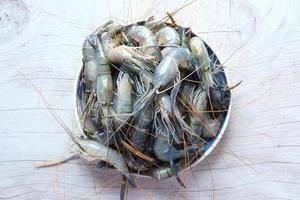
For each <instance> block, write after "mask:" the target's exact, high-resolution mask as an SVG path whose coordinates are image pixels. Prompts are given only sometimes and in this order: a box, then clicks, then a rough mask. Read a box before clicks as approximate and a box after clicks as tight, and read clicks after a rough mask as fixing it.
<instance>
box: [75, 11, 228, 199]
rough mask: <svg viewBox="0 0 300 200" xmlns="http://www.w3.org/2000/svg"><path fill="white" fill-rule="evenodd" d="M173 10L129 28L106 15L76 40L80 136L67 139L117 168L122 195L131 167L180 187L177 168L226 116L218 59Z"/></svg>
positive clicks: (211, 138) (225, 92)
mask: <svg viewBox="0 0 300 200" xmlns="http://www.w3.org/2000/svg"><path fill="white" fill-rule="evenodd" d="M172 15H173V13H172V14H169V13H167V17H165V18H163V19H162V20H160V21H155V20H154V18H149V19H147V20H145V21H140V22H137V23H134V24H131V25H128V26H123V25H119V24H118V23H116V22H114V21H109V22H107V23H106V24H105V25H104V26H102V27H100V28H99V29H97V30H96V31H95V32H94V33H93V34H91V35H89V36H88V37H87V39H86V41H85V42H84V44H83V50H82V52H83V63H84V68H83V75H82V76H80V83H79V84H80V89H78V94H77V98H78V99H79V103H77V106H78V107H79V109H78V113H79V114H80V116H81V123H82V127H83V132H84V135H83V137H80V138H77V139H73V140H74V141H75V143H76V144H77V145H78V146H79V148H80V149H81V154H82V155H83V156H86V158H88V159H96V160H98V161H101V162H100V164H101V163H102V165H109V166H113V167H115V168H117V169H118V170H119V171H120V172H121V173H122V174H123V178H124V179H123V183H122V187H121V196H120V198H121V199H124V197H125V195H126V194H127V189H128V185H132V186H135V184H134V181H133V180H132V178H131V174H130V172H132V173H137V174H142V175H151V176H152V177H154V178H155V179H157V180H161V179H165V178H168V177H172V176H174V177H175V178H176V179H177V180H178V182H179V184H180V185H181V186H183V187H184V184H183V182H182V181H181V179H180V178H179V176H178V172H179V171H181V170H183V169H186V168H187V167H189V166H191V164H192V163H194V162H195V161H196V160H198V159H199V156H201V155H202V154H203V153H204V151H205V150H206V149H207V148H209V146H210V145H211V144H212V143H213V142H214V141H215V138H216V137H217V136H218V134H219V132H220V130H221V129H220V128H221V126H223V124H222V123H223V122H224V119H225V118H226V117H227V114H228V112H227V110H228V108H229V104H230V87H229V86H228V85H227V79H226V76H225V75H224V71H223V69H222V68H221V67H220V66H221V65H219V61H218V60H217V58H216V56H215V55H214V54H213V53H212V51H211V50H210V48H209V47H208V46H207V45H206V44H205V43H204V41H202V39H201V38H200V37H198V36H195V34H193V33H192V31H191V29H190V28H184V27H181V26H180V25H178V24H177V23H176V22H175V20H174V19H173V17H172ZM167 20H170V22H171V23H166V21H167ZM217 69H218V70H219V71H218V70H217ZM78 99H77V100H78ZM106 154H107V155H106Z"/></svg>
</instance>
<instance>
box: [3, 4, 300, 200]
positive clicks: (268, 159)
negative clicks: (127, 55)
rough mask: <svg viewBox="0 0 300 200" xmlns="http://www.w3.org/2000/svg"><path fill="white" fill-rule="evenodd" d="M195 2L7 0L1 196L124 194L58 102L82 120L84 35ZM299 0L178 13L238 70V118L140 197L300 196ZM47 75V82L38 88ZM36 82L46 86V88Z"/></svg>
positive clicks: (233, 73)
mask: <svg viewBox="0 0 300 200" xmlns="http://www.w3.org/2000/svg"><path fill="white" fill-rule="evenodd" d="M184 3H187V1H186V2H184V1H179V0H177V1H154V0H153V1H137V0H136V1H133V0H125V1H108V0H107V1H96V0H88V1H85V0H81V1H71V0H64V1H58V0H52V1H33V0H26V1H21V0H15V1H10V0H1V1H0V44H1V46H0V77H1V78H0V91H1V99H0V122H1V123H0V124H1V128H0V170H1V173H0V199H111V200H112V199H119V189H120V183H121V177H120V176H119V174H118V173H117V172H116V171H115V170H105V169H98V168H97V167H96V166H94V165H92V164H89V163H88V162H86V161H84V160H82V159H77V160H73V161H70V162H69V163H66V164H63V165H60V166H55V167H51V168H43V169H37V168H35V167H34V165H35V164H38V163H40V162H42V161H46V160H53V159H58V158H60V157H62V156H64V155H65V153H66V152H68V151H69V149H70V147H71V146H72V142H71V141H70V138H69V137H68V136H67V134H66V133H65V130H64V129H63V128H62V127H61V126H60V125H59V124H58V123H57V121H56V120H55V119H54V118H53V117H52V115H50V113H49V107H48V106H46V105H45V103H44V101H43V99H42V98H41V94H42V95H43V96H44V97H45V98H46V100H47V101H48V103H49V105H50V107H51V108H50V109H51V110H53V111H54V112H55V113H57V114H58V116H59V117H60V118H61V119H62V120H63V121H64V122H65V123H66V125H67V126H68V127H69V128H70V129H72V130H74V131H76V130H77V129H76V123H75V120H74V107H73V86H74V79H75V76H76V73H77V72H78V70H79V67H80V65H81V45H82V43H83V41H84V38H85V36H87V35H88V34H89V33H91V32H92V31H93V30H95V28H96V27H98V26H99V25H101V24H102V23H104V22H105V21H107V20H108V19H111V18H113V19H116V20H118V21H119V22H120V23H130V22H132V21H136V20H139V19H145V17H149V16H151V15H156V16H157V18H160V17H161V16H163V15H164V14H165V12H166V11H172V10H174V9H176V8H178V7H180V6H182V5H183V4H184ZM299 6H300V2H299V1H297V0H286V1H279V0H278V1H271V0H264V1H259V0H251V1H250V0H249V1H246V0H227V1H225V0H223V1H220V0H209V1H208V0H206V1H205V0H202V1H200V0H199V1H196V2H194V3H193V4H191V5H189V6H187V7H185V8H184V9H182V10H181V11H180V12H178V13H177V14H176V15H175V19H176V21H177V22H178V23H179V24H183V25H186V26H192V27H193V30H194V31H195V32H197V33H198V34H199V35H201V36H202V37H203V38H204V39H205V41H206V42H207V43H208V44H209V45H210V46H211V47H212V48H213V49H214V50H215V52H216V53H217V55H218V56H219V57H220V59H221V61H222V62H224V65H225V66H226V69H227V71H228V73H229V75H230V77H231V83H232V84H234V83H237V82H238V81H239V80H243V83H242V84H241V85H240V86H239V87H238V88H237V89H235V90H233V107H232V116H231V119H230V123H229V127H228V129H227V131H226V133H225V135H224V137H223V138H222V140H221V142H220V143H219V145H218V146H217V148H216V149H215V150H214V151H213V152H212V154H211V155H210V156H208V158H207V159H206V160H204V161H203V162H202V163H201V164H199V165H198V166H197V167H196V168H195V169H193V170H192V171H189V173H185V174H180V176H181V177H182V179H183V181H184V182H185V183H186V185H187V188H186V189H183V188H180V187H179V186H178V184H177V182H176V181H175V180H174V179H169V180H165V181H161V182H157V181H155V180H152V179H144V178H141V177H140V178H138V183H139V188H138V189H135V190H134V189H130V191H129V199H173V198H176V199H202V200H204V199H300V136H299V129H300V115H299V114H298V113H299V112H300V106H299V102H300V101H299V98H300V89H299V87H300V73H299V69H300V68H299V67H300V65H299V64H300V59H299V55H300V21H299V19H300V14H299V11H298V8H299ZM33 85H34V86H36V87H37V88H34V87H33ZM37 89H38V90H39V91H40V92H41V94H39V93H38V91H37Z"/></svg>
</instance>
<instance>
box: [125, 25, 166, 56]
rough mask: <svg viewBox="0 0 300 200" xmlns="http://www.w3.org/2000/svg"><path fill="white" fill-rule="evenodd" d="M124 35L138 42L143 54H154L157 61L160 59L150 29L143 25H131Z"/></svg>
mask: <svg viewBox="0 0 300 200" xmlns="http://www.w3.org/2000/svg"><path fill="white" fill-rule="evenodd" d="M126 35H127V37H128V38H129V39H130V40H134V41H136V42H138V43H139V46H140V47H141V48H142V52H143V53H144V54H146V55H151V56H154V57H155V58H156V60H157V61H160V59H161V54H160V51H159V49H158V47H157V46H158V44H157V41H156V39H155V36H154V34H153V33H152V31H151V30H150V29H148V28H147V27H145V26H138V25H136V26H132V27H131V28H130V29H129V30H128V32H127V34H126Z"/></svg>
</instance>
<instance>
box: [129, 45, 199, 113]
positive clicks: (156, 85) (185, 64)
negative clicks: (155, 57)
mask: <svg viewBox="0 0 300 200" xmlns="http://www.w3.org/2000/svg"><path fill="white" fill-rule="evenodd" d="M193 61H194V59H193V55H192V54H191V52H190V51H189V50H188V49H186V48H176V49H172V50H171V51H170V52H168V54H167V55H166V56H165V57H164V58H163V59H162V61H161V62H160V63H159V65H158V67H157V69H156V70H155V72H154V75H153V79H152V88H151V90H149V92H147V93H146V95H144V96H143V97H142V98H141V99H140V100H139V101H138V102H136V104H135V108H134V109H135V111H136V110H139V109H141V108H143V107H144V106H146V105H147V104H148V102H149V101H151V100H152V99H153V96H154V95H155V93H159V91H158V90H159V89H164V88H165V87H166V86H168V85H169V84H170V83H171V82H173V84H174V88H173V90H172V97H173V102H175V97H176V95H177V92H178V90H179V87H180V84H178V81H179V79H180V72H179V68H183V69H188V70H193V69H194V67H195V63H194V62H193Z"/></svg>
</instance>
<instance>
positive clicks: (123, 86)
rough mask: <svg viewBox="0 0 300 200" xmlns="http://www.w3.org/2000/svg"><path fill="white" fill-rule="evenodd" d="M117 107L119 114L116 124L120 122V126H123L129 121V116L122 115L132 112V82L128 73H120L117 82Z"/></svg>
mask: <svg viewBox="0 0 300 200" xmlns="http://www.w3.org/2000/svg"><path fill="white" fill-rule="evenodd" d="M117 87H118V93H117V106H116V112H117V114H119V116H118V117H116V118H117V119H116V122H118V124H119V125H118V126H119V127H120V126H122V125H123V124H124V123H126V122H127V121H128V120H129V118H130V117H129V116H126V115H122V114H126V113H131V112H132V109H133V107H132V81H131V79H130V76H129V75H128V74H127V73H123V72H120V73H119V76H118V80H117Z"/></svg>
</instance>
